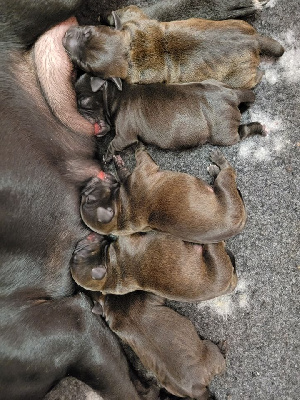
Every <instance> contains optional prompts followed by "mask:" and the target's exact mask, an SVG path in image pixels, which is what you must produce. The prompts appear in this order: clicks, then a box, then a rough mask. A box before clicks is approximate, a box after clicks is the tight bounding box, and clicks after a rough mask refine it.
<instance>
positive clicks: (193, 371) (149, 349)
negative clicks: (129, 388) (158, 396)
mask: <svg viewBox="0 0 300 400" xmlns="http://www.w3.org/2000/svg"><path fill="white" fill-rule="evenodd" d="M96 301H98V302H100V304H101V305H102V313H103V315H104V317H105V318H106V321H107V323H108V325H109V327H110V328H111V329H112V330H113V331H114V332H115V333H116V334H117V335H118V336H119V337H120V338H121V339H122V340H123V341H124V342H125V343H127V344H128V345H129V346H130V347H131V348H132V349H133V351H134V352H135V353H136V355H137V356H138V357H139V359H140V360H141V362H142V364H143V365H144V366H145V367H146V368H147V369H148V370H150V371H152V372H153V373H154V374H155V376H156V377H157V380H158V381H159V382H160V383H161V384H162V386H164V387H165V388H166V389H167V390H168V391H169V392H170V393H172V394H174V395H177V396H180V397H185V396H188V398H191V399H196V400H208V398H209V393H208V390H207V385H208V384H209V383H210V381H211V380H212V378H213V377H214V376H215V375H216V374H219V373H221V372H222V371H223V370H224V368H225V361H224V358H223V356H222V354H221V352H220V350H219V348H218V347H217V346H216V345H215V344H213V343H212V342H210V341H209V340H200V338H199V337H198V335H197V332H196V330H195V328H194V326H193V324H192V323H191V322H190V321H189V320H188V319H187V318H185V317H183V316H182V315H180V314H178V313H176V312H175V311H173V310H171V309H170V308H168V307H166V306H164V300H163V299H162V298H160V297H158V296H155V295H153V294H150V293H145V292H133V293H130V294H127V295H123V296H114V295H107V296H101V295H98V298H97V300H96ZM95 309H96V310H97V311H96V312H101V311H98V310H99V308H98V307H97V304H96V306H95ZM170 326H172V328H171V329H170ZM145 332H147V335H145V334H144V333H145Z"/></svg>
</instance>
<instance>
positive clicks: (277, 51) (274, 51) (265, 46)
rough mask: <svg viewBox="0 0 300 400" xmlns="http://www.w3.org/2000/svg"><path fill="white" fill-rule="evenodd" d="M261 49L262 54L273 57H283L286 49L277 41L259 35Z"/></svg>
mask: <svg viewBox="0 0 300 400" xmlns="http://www.w3.org/2000/svg"><path fill="white" fill-rule="evenodd" d="M257 40H258V43H259V49H260V53H261V54H265V55H267V56H272V57H281V56H282V54H283V53H284V48H283V46H281V44H280V43H278V42H277V40H275V39H272V38H270V37H268V36H262V35H257Z"/></svg>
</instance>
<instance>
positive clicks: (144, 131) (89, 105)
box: [75, 74, 265, 162]
mask: <svg viewBox="0 0 300 400" xmlns="http://www.w3.org/2000/svg"><path fill="white" fill-rule="evenodd" d="M75 90H76V94H77V103H78V108H79V112H80V113H81V115H83V116H84V117H85V118H87V119H89V120H90V122H92V123H98V124H99V126H102V127H104V126H105V127H106V129H102V131H101V132H99V134H100V135H101V136H103V135H104V134H105V133H106V132H108V130H109V128H108V127H109V126H112V125H113V126H114V127H115V132H116V136H115V138H114V139H113V140H112V141H111V142H110V144H109V146H108V150H107V153H106V156H105V161H106V162H108V161H110V160H111V159H112V156H113V155H114V154H115V153H116V152H118V151H121V150H123V149H125V148H126V147H127V146H130V145H132V144H134V143H136V142H138V140H139V139H140V140H141V141H142V142H143V143H146V144H152V145H155V146H158V147H160V148H163V149H169V150H179V149H182V148H187V147H193V146H200V145H202V144H204V143H211V144H215V145H221V146H229V145H232V144H235V143H237V142H238V141H239V140H241V139H244V138H245V137H247V136H249V135H253V134H262V135H264V134H265V131H264V128H263V126H262V125H261V124H260V123H258V122H254V123H250V124H246V125H240V119H241V112H240V110H239V108H238V107H239V105H240V104H241V103H248V104H249V103H252V102H253V101H254V99H255V95H254V93H253V92H252V91H251V90H249V89H231V88H230V87H228V86H227V85H225V84H224V83H222V82H218V81H216V80H213V79H210V80H206V81H203V82H201V83H191V84H186V85H182V84H181V85H180V84H179V85H175V84H174V85H162V84H159V83H158V84H150V85H130V84H123V90H122V91H120V90H118V89H117V88H116V86H115V85H114V84H113V83H112V82H109V81H105V80H103V79H102V78H99V77H93V76H91V75H88V74H84V75H82V76H81V77H80V79H79V80H78V81H77V82H76V85H75ZM128 110H130V112H128ZM170 121H172V124H170Z"/></svg>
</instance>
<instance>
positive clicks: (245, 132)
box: [239, 122, 267, 140]
mask: <svg viewBox="0 0 300 400" xmlns="http://www.w3.org/2000/svg"><path fill="white" fill-rule="evenodd" d="M266 134H267V133H266V130H265V127H264V125H262V124H261V123H259V122H250V124H244V125H240V126H239V135H240V138H241V140H243V139H245V138H246V137H248V136H252V135H262V136H266Z"/></svg>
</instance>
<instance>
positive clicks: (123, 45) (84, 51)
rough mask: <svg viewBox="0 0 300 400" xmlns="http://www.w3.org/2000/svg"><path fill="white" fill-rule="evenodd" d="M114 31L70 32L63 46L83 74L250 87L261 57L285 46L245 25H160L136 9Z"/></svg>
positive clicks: (122, 15) (119, 18)
mask: <svg viewBox="0 0 300 400" xmlns="http://www.w3.org/2000/svg"><path fill="white" fill-rule="evenodd" d="M114 17H115V25H116V29H115V30H113V29H112V28H110V27H107V26H81V27H73V28H70V29H69V30H68V31H67V32H66V35H65V37H64V39H63V44H64V46H65V48H66V50H67V52H68V54H69V55H70V57H71V59H72V60H73V61H74V62H75V63H76V64H77V65H78V66H79V67H80V68H82V69H83V70H84V71H86V72H90V73H92V74H94V75H97V76H100V77H102V78H104V79H106V78H110V77H119V78H122V79H124V80H126V81H127V82H129V83H156V82H164V83H180V82H201V81H203V80H205V79H210V78H213V79H217V80H219V81H222V82H224V83H226V84H228V85H229V86H231V87H235V88H252V87H254V86H255V85H256V84H257V83H258V82H259V81H260V79H261V73H260V72H259V71H258V68H257V67H258V65H259V62H260V56H259V54H260V53H265V54H268V55H271V56H276V57H279V56H281V55H282V54H283V51H284V49H283V47H282V46H281V45H280V44H279V43H278V42H276V41H275V40H273V39H271V38H268V37H263V36H261V35H259V34H258V33H257V32H256V30H255V29H254V28H253V27H252V26H251V25H249V24H248V23H247V22H244V21H237V20H228V21H210V20H204V19H196V18H192V19H188V20H183V21H172V22H158V21H156V20H151V19H149V18H148V17H147V16H146V15H145V14H144V13H143V12H142V11H141V10H140V9H139V8H138V7H135V6H129V7H126V8H124V9H121V10H118V11H117V13H114Z"/></svg>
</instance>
